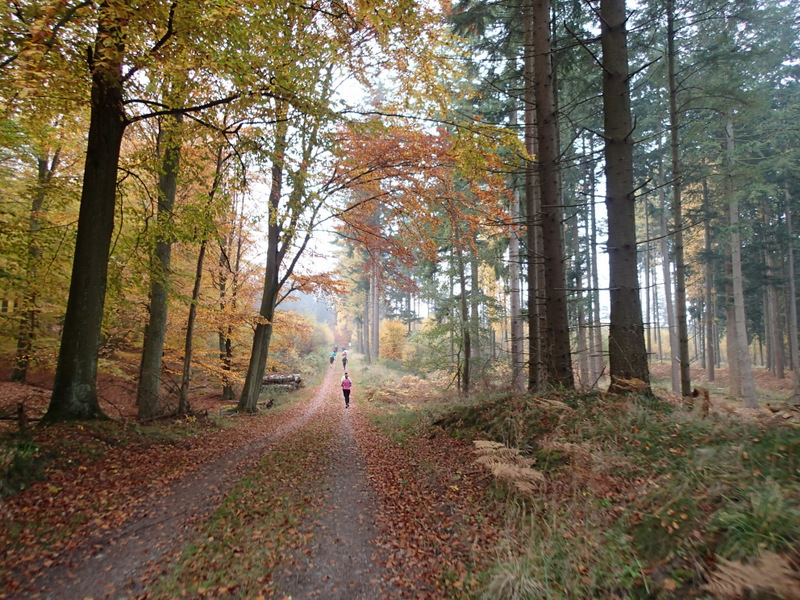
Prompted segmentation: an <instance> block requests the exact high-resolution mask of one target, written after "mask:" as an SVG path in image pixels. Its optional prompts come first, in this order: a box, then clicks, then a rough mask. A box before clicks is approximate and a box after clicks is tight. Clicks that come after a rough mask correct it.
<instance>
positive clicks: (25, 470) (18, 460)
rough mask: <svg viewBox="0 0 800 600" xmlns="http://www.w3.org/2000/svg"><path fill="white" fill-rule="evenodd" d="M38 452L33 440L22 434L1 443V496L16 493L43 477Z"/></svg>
mask: <svg viewBox="0 0 800 600" xmlns="http://www.w3.org/2000/svg"><path fill="white" fill-rule="evenodd" d="M38 452H39V448H38V447H37V446H36V444H35V443H34V442H33V440H31V439H30V438H26V437H22V436H20V437H17V438H14V439H9V440H7V441H6V442H5V443H3V444H2V445H0V498H2V497H4V496H10V495H13V494H16V493H17V492H18V491H20V490H23V489H25V488H26V487H27V486H28V484H29V483H31V482H32V481H36V480H38V479H39V478H40V477H41V475H42V470H41V468H40V467H39V465H37V461H36V455H37V453H38Z"/></svg>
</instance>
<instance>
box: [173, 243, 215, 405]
mask: <svg viewBox="0 0 800 600" xmlns="http://www.w3.org/2000/svg"><path fill="white" fill-rule="evenodd" d="M207 246H208V242H207V240H203V241H202V242H201V243H200V252H199V253H198V254H197V268H196V269H195V272H194V287H193V288H192V301H191V303H190V304H189V318H188V319H187V320H186V339H185V341H184V346H183V375H182V377H181V392H180V396H179V398H178V414H179V415H185V414H186V413H188V412H189V410H190V408H189V382H190V381H191V379H192V345H193V344H194V324H195V321H196V320H197V304H198V302H200V284H201V283H202V282H203V261H204V260H205V257H206V247H207Z"/></svg>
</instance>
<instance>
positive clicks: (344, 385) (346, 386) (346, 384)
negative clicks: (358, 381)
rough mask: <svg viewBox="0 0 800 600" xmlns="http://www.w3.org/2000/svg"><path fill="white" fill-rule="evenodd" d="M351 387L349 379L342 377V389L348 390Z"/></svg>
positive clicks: (351, 383)
mask: <svg viewBox="0 0 800 600" xmlns="http://www.w3.org/2000/svg"><path fill="white" fill-rule="evenodd" d="M352 385H353V382H352V381H350V378H349V377H342V389H345V390H349V389H350V387H351V386H352Z"/></svg>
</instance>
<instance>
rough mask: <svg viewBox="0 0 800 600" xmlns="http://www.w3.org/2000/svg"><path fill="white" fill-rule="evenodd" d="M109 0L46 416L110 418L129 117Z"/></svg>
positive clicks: (95, 64)
mask: <svg viewBox="0 0 800 600" xmlns="http://www.w3.org/2000/svg"><path fill="white" fill-rule="evenodd" d="M109 15H110V11H109V10H108V4H107V3H103V4H102V5H101V7H100V17H99V22H98V27H97V34H96V37H95V46H94V51H93V55H92V60H91V70H92V91H91V110H90V123H89V137H88V141H87V147H86V162H85V166H84V176H83V188H82V190H81V205H80V211H79V214H78V232H77V238H76V241H75V256H74V259H73V263H72V278H71V282H70V288H69V300H68V301H67V310H66V314H65V316H64V328H63V330H62V334H61V346H60V349H59V355H58V364H57V367H56V375H55V380H54V383H53V395H52V396H51V398H50V405H49V407H48V409H47V413H46V414H45V416H44V418H43V421H42V422H43V423H45V424H46V423H53V422H58V421H65V420H73V419H95V418H104V416H105V415H103V412H102V411H101V410H100V405H99V404H98V401H97V353H98V348H99V345H100V336H101V333H102V331H101V326H102V321H103V307H104V303H105V293H106V280H107V275H108V253H109V248H110V246H111V235H112V233H113V230H114V208H115V203H116V189H117V167H118V164H119V154H120V146H121V144H122V136H123V133H124V132H125V126H126V125H127V121H126V119H125V112H124V106H123V97H122V59H123V55H124V51H125V47H124V44H123V43H122V42H121V40H122V39H123V35H122V28H121V26H120V24H119V23H117V22H115V21H114V19H113V17H112V16H109Z"/></svg>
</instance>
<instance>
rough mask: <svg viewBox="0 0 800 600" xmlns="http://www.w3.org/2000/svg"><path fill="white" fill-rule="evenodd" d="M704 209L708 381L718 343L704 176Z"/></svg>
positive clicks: (709, 211)
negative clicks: (715, 331)
mask: <svg viewBox="0 0 800 600" xmlns="http://www.w3.org/2000/svg"><path fill="white" fill-rule="evenodd" d="M703 211H704V213H705V219H704V236H705V240H704V241H705V252H706V260H705V265H704V267H703V268H704V271H705V286H706V290H705V294H706V378H707V379H708V381H714V379H715V377H716V373H715V372H714V367H715V366H716V360H717V357H716V354H717V352H716V345H715V343H714V338H715V336H714V320H715V319H716V311H715V310H714V295H713V290H714V274H713V271H712V269H711V258H710V257H711V226H710V225H709V222H710V221H711V209H710V206H709V199H708V181H707V180H706V179H705V177H704V178H703Z"/></svg>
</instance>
